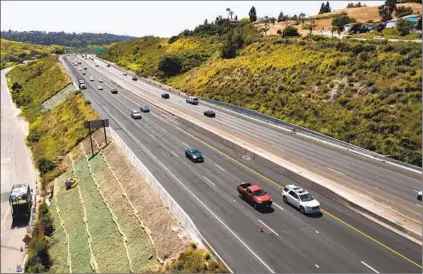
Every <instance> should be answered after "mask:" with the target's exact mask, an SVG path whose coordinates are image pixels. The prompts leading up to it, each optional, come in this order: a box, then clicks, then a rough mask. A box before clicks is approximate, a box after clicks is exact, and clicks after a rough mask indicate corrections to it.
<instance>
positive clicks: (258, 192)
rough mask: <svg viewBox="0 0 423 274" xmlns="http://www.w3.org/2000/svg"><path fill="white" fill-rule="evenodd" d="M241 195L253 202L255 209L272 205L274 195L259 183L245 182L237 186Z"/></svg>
mask: <svg viewBox="0 0 423 274" xmlns="http://www.w3.org/2000/svg"><path fill="white" fill-rule="evenodd" d="M236 189H237V191H238V194H239V197H240V198H241V199H243V200H244V201H246V202H248V203H249V204H251V205H252V206H253V207H254V208H255V209H257V208H266V207H271V206H272V203H273V201H272V197H270V195H269V194H268V193H267V192H266V191H264V189H263V188H261V187H260V186H258V185H251V184H250V183H243V184H240V185H238V186H237V188H236Z"/></svg>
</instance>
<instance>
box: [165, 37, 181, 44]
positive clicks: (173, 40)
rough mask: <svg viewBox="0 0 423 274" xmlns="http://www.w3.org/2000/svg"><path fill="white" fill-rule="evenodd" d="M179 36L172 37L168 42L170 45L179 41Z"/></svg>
mask: <svg viewBox="0 0 423 274" xmlns="http://www.w3.org/2000/svg"><path fill="white" fill-rule="evenodd" d="M178 38H179V36H177V35H175V36H172V37H170V39H169V40H168V41H167V43H168V44H172V43H173V42H175V41H176V40H178Z"/></svg>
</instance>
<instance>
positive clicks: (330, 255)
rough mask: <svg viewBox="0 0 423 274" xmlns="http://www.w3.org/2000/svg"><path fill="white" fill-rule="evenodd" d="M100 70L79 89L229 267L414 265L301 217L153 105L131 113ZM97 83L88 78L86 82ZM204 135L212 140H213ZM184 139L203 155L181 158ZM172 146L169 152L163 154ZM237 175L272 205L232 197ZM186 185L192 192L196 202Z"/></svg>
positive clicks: (325, 221) (135, 101)
mask: <svg viewBox="0 0 423 274" xmlns="http://www.w3.org/2000/svg"><path fill="white" fill-rule="evenodd" d="M70 66H72V65H70ZM91 73H93V72H91V71H89V72H88V73H87V74H88V75H87V76H86V77H85V78H86V79H88V78H89V76H90V75H91ZM94 74H95V76H96V77H95V78H96V79H97V78H98V77H99V76H100V75H99V74H96V73H95V72H94ZM102 78H103V79H104V80H105V83H103V86H104V88H105V90H104V91H97V90H95V89H92V88H91V84H90V82H89V81H88V82H89V83H88V86H89V89H88V90H87V91H84V93H85V94H86V96H87V97H88V98H89V99H90V100H91V101H92V104H93V106H94V107H95V108H96V109H97V110H98V111H99V113H100V115H101V116H102V117H105V118H109V119H111V124H112V127H113V128H115V129H116V130H117V132H118V133H119V134H120V135H121V136H123V138H124V139H125V140H126V141H127V142H128V144H129V145H130V146H132V148H133V150H134V152H135V153H136V154H137V156H138V157H140V159H141V160H142V161H143V163H145V164H146V165H147V166H148V168H149V169H150V170H151V171H152V172H153V174H154V175H155V176H157V178H158V179H159V180H160V182H161V183H162V184H163V185H164V186H165V187H166V189H167V190H168V191H169V193H172V194H173V195H174V198H175V199H176V200H177V201H178V203H180V204H181V205H182V206H183V208H184V210H186V211H187V212H188V213H189V214H190V216H192V217H193V220H194V222H195V223H196V224H197V225H198V227H199V229H200V231H201V232H202V233H203V234H204V236H205V237H206V238H207V240H208V241H209V242H210V243H211V244H212V245H213V247H214V248H215V249H216V250H217V251H218V253H219V254H220V255H222V256H223V257H224V258H225V261H227V262H228V263H229V265H230V266H231V268H233V270H234V271H244V272H245V271H248V272H251V271H255V272H269V271H270V270H273V271H277V272H315V271H317V269H319V271H322V272H340V271H341V272H367V271H368V268H367V267H366V266H365V265H364V264H362V263H360V262H361V261H364V262H366V263H367V264H369V265H372V266H373V267H376V268H377V269H378V270H379V271H383V272H389V271H391V272H404V271H406V272H416V271H419V268H418V267H416V266H415V265H413V264H412V263H410V262H408V261H406V260H404V259H403V258H401V257H400V256H398V255H396V254H395V253H393V252H391V251H387V250H386V248H384V247H382V246H380V245H378V244H375V243H374V242H372V241H369V240H368V239H366V238H365V237H363V236H362V235H360V234H359V233H357V232H355V231H353V230H351V229H349V228H348V227H347V226H345V225H343V224H341V223H339V222H338V221H336V220H335V219H333V218H330V217H328V216H323V217H321V218H316V219H312V218H308V217H306V216H302V215H300V214H299V212H297V211H296V210H294V209H292V208H290V207H289V206H286V205H283V204H282V203H281V201H277V200H280V189H279V187H277V186H275V185H273V184H269V182H268V181H266V180H264V179H263V178H262V177H260V176H257V175H256V174H255V173H254V172H251V171H250V170H249V169H247V168H244V167H243V166H241V165H239V164H236V163H234V162H233V161H232V160H231V159H228V158H226V157H222V155H220V154H219V153H218V152H216V151H215V150H214V149H212V148H210V147H209V146H208V145H206V144H204V143H202V142H201V141H199V140H197V139H195V138H192V137H190V136H189V135H187V134H186V133H184V132H182V131H181V130H180V129H178V127H177V122H176V121H174V120H175V119H173V118H172V117H169V115H167V114H165V113H163V112H161V111H160V110H158V109H156V108H154V107H153V108H152V112H151V113H150V114H145V115H143V119H142V120H141V121H133V120H131V118H130V111H131V110H132V109H134V108H138V107H139V106H140V105H142V104H144V102H143V101H142V100H141V99H140V98H138V97H136V96H134V95H133V94H131V93H130V92H127V91H124V90H119V94H117V95H112V94H111V93H110V88H111V87H112V86H114V84H113V83H111V82H110V81H108V80H106V78H105V77H102ZM97 84H98V83H97V81H96V84H95V85H94V86H95V87H96V85H97ZM123 128H126V131H128V132H130V134H127V133H126V131H125V130H123ZM131 137H132V138H133V139H134V140H131ZM209 143H210V144H212V145H213V146H215V147H218V146H219V144H216V143H215V142H213V141H209ZM186 145H190V146H195V147H198V148H199V149H200V150H201V151H203V152H204V154H205V155H206V162H205V163H204V164H199V165H198V164H193V163H190V162H189V161H188V160H187V159H185V158H184V155H183V151H184V150H185V148H186ZM144 148H146V149H147V150H149V151H150V153H149V152H148V151H146V149H144ZM172 151H173V152H174V153H175V154H176V155H175V156H170V152H172ZM151 154H152V155H151ZM160 163H162V165H161V164H160ZM222 169H223V170H222ZM278 179H279V182H281V183H282V184H287V183H290V181H289V180H288V179H287V178H284V177H281V176H280V175H278ZM245 181H246V182H250V183H258V184H260V185H263V186H265V187H266V189H268V191H269V192H270V193H271V194H272V195H273V197H274V198H275V200H276V203H277V204H278V206H279V207H278V206H275V207H274V209H275V211H274V212H272V213H269V214H261V213H259V212H256V211H254V210H253V209H252V208H251V207H250V206H249V205H247V204H246V203H244V202H242V201H240V200H239V199H238V197H237V193H236V190H235V187H236V185H237V184H239V183H241V182H245ZM181 184H182V185H185V186H186V189H185V188H184V187H183V186H182V185H181ZM187 189H188V190H189V191H188V190H187ZM190 192H191V193H193V195H194V196H195V197H199V199H200V201H201V203H202V204H201V203H199V201H198V200H197V199H196V198H195V197H194V196H193V195H191V194H190ZM318 199H319V200H321V202H322V203H324V204H326V203H328V204H329V205H330V207H331V208H332V207H333V208H338V207H339V206H338V205H333V203H331V202H330V201H326V200H325V199H323V198H321V197H318ZM203 204H204V205H205V206H203ZM326 207H327V206H326ZM207 208H208V209H209V210H208V209H207ZM281 208H283V209H281ZM331 210H332V209H331ZM334 212H336V214H337V215H341V216H343V215H345V216H347V217H348V218H351V219H354V218H359V222H368V221H367V220H365V219H364V218H362V217H359V216H357V215H356V214H354V213H352V212H350V211H348V210H346V209H343V208H341V209H338V210H336V211H334ZM215 216H217V218H216V217H215ZM219 220H221V221H222V222H220V221H219ZM260 221H262V222H263V223H265V224H266V225H267V226H269V228H271V229H272V230H273V231H275V232H276V233H273V232H271V230H270V229H269V230H267V229H266V233H264V234H260V233H259V232H258V226H259V224H260ZM370 230H371V231H370V232H371V233H374V234H373V235H388V234H389V233H390V232H389V231H386V230H385V229H382V228H380V227H378V226H377V225H375V224H373V225H371V226H370ZM231 231H232V232H233V233H231ZM316 231H318V233H317V232H316ZM396 237H398V236H396ZM398 238H400V239H401V237H398ZM394 242H395V241H394ZM399 243H400V244H398V246H396V245H397V244H396V243H393V244H394V245H395V248H396V247H400V246H401V245H403V246H404V247H406V248H405V249H406V250H407V253H410V254H411V255H412V254H414V255H413V256H411V258H412V259H413V260H416V261H417V262H418V263H419V264H420V263H421V259H420V261H419V258H420V257H421V256H416V255H415V254H417V253H418V252H419V251H418V250H419V248H418V246H417V245H415V244H413V243H411V242H408V241H407V240H405V239H401V240H400V241H399ZM355 245H356V246H355ZM349 246H354V248H350V247H349ZM232 249H233V250H234V251H233V252H232ZM249 249H250V250H249ZM251 251H252V252H251ZM416 252H417V253H416ZM254 254H255V255H256V256H255V255H254ZM420 254H421V251H420ZM407 255H408V254H407ZM281 258H284V259H283V260H281ZM369 260H370V261H369ZM391 264H392V265H391ZM316 265H318V266H319V268H317V267H316Z"/></svg>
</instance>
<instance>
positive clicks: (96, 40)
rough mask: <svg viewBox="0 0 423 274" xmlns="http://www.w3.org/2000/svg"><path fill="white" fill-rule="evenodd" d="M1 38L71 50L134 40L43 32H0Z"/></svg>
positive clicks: (93, 34) (122, 36)
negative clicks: (69, 48) (58, 46)
mask: <svg viewBox="0 0 423 274" xmlns="http://www.w3.org/2000/svg"><path fill="white" fill-rule="evenodd" d="M1 37H2V38H5V39H8V40H12V41H18V42H25V43H31V44H38V45H48V46H50V45H60V46H65V47H73V48H87V47H88V45H97V46H99V45H106V44H111V43H115V42H121V41H126V40H129V39H134V38H135V37H133V36H127V35H115V34H110V33H65V32H63V31H62V32H45V31H11V30H9V31H2V32H1Z"/></svg>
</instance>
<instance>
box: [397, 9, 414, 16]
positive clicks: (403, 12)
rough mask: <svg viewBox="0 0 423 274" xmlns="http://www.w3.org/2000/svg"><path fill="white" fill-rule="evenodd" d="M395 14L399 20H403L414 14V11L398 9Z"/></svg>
mask: <svg viewBox="0 0 423 274" xmlns="http://www.w3.org/2000/svg"><path fill="white" fill-rule="evenodd" d="M395 14H396V16H397V17H398V18H401V17H403V16H407V15H411V14H413V9H412V8H411V7H398V8H397V10H396V11H395Z"/></svg>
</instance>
